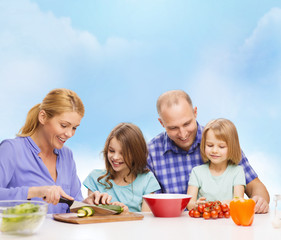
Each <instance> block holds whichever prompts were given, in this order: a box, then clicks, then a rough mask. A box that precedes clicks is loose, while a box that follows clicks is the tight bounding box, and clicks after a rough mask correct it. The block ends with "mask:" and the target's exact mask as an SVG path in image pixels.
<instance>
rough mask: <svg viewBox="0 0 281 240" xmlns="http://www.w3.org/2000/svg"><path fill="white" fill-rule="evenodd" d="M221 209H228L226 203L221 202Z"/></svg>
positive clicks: (224, 210)
mask: <svg viewBox="0 0 281 240" xmlns="http://www.w3.org/2000/svg"><path fill="white" fill-rule="evenodd" d="M221 210H222V211H223V212H227V211H229V208H228V205H227V204H226V203H224V204H222V205H221Z"/></svg>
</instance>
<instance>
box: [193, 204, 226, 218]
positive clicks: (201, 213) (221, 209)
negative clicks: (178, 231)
mask: <svg viewBox="0 0 281 240" xmlns="http://www.w3.org/2000/svg"><path fill="white" fill-rule="evenodd" d="M189 216H190V217H194V218H199V217H203V218H204V219H210V218H212V219H216V218H229V217H230V213H229V207H228V205H227V204H225V203H224V204H222V203H221V202H220V201H214V202H206V203H204V204H199V205H198V206H197V207H195V208H193V209H191V210H190V211H189Z"/></svg>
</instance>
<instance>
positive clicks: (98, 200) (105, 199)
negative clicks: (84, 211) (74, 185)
mask: <svg viewBox="0 0 281 240" xmlns="http://www.w3.org/2000/svg"><path fill="white" fill-rule="evenodd" d="M111 199H112V197H111V196H110V195H109V194H107V193H100V192H99V191H95V192H91V193H90V191H89V195H88V197H87V198H85V199H84V201H83V202H85V203H88V204H96V205H98V204H109V203H110V201H111Z"/></svg>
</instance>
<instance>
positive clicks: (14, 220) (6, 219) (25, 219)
mask: <svg viewBox="0 0 281 240" xmlns="http://www.w3.org/2000/svg"><path fill="white" fill-rule="evenodd" d="M39 209H40V206H39V205H35V204H33V203H23V204H19V205H16V206H14V207H8V208H6V209H5V210H3V212H2V223H1V226H0V230H1V231H2V232H32V231H33V230H34V229H35V228H36V227H37V226H38V225H39V224H40V223H41V220H43V219H44V217H45V213H43V212H39Z"/></svg>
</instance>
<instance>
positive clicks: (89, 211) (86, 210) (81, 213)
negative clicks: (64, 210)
mask: <svg viewBox="0 0 281 240" xmlns="http://www.w3.org/2000/svg"><path fill="white" fill-rule="evenodd" d="M94 213H95V210H94V209H93V208H92V207H90V206H84V207H81V208H80V209H78V211H77V217H90V216H93V215H94Z"/></svg>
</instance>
